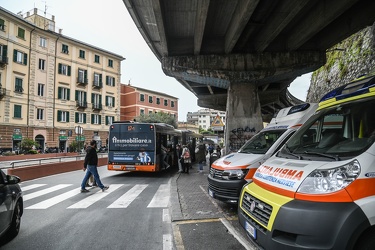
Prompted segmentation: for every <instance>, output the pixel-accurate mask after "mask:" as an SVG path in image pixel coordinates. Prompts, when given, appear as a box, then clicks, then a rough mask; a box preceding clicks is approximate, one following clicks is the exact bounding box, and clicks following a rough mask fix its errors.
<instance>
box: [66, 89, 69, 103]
mask: <svg viewBox="0 0 375 250" xmlns="http://www.w3.org/2000/svg"><path fill="white" fill-rule="evenodd" d="M66 99H67V100H68V101H69V100H70V89H67V97H66Z"/></svg>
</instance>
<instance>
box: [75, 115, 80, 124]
mask: <svg viewBox="0 0 375 250" xmlns="http://www.w3.org/2000/svg"><path fill="white" fill-rule="evenodd" d="M75 116H76V120H75V122H76V123H78V121H79V120H78V117H79V113H76V114H75Z"/></svg>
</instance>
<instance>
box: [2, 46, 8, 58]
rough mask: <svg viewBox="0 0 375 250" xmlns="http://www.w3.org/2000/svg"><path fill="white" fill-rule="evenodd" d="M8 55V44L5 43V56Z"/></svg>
mask: <svg viewBox="0 0 375 250" xmlns="http://www.w3.org/2000/svg"><path fill="white" fill-rule="evenodd" d="M7 55H8V45H3V56H7Z"/></svg>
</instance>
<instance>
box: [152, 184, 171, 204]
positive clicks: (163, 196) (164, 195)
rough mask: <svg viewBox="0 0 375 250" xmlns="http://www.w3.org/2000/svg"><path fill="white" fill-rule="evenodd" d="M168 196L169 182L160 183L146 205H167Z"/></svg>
mask: <svg viewBox="0 0 375 250" xmlns="http://www.w3.org/2000/svg"><path fill="white" fill-rule="evenodd" d="M169 196H170V186H169V184H161V185H160V186H159V188H158V191H156V194H155V195H154V197H153V198H152V200H151V202H150V203H149V204H148V206H147V207H168V204H169Z"/></svg>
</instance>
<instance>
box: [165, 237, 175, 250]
mask: <svg viewBox="0 0 375 250" xmlns="http://www.w3.org/2000/svg"><path fill="white" fill-rule="evenodd" d="M172 249H173V244H172V235H170V234H163V250H172Z"/></svg>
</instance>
